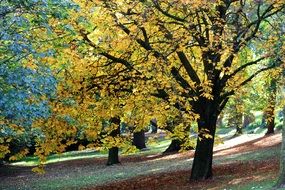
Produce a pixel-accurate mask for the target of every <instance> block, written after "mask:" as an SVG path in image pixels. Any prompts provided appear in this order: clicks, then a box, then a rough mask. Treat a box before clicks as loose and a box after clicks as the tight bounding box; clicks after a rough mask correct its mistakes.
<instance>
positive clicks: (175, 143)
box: [163, 139, 182, 154]
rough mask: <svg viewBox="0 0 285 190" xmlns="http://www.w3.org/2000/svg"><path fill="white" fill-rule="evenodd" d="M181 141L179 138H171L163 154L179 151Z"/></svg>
mask: <svg viewBox="0 0 285 190" xmlns="http://www.w3.org/2000/svg"><path fill="white" fill-rule="evenodd" d="M181 144H182V142H181V141H180V140H179V139H172V141H171V143H170V145H169V146H168V148H167V149H166V150H165V151H164V152H163V154H169V153H176V152H179V150H180V149H181Z"/></svg>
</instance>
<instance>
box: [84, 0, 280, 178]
mask: <svg viewBox="0 0 285 190" xmlns="http://www.w3.org/2000/svg"><path fill="white" fill-rule="evenodd" d="M82 6H83V8H84V7H85V8H86V7H87V12H88V8H90V9H92V11H93V13H94V14H93V15H92V16H90V15H89V21H88V27H81V28H80V29H79V32H80V34H81V38H82V43H84V45H86V46H85V51H86V53H87V54H88V53H89V54H91V55H93V58H94V57H95V58H96V59H97V62H96V63H95V64H96V65H97V66H98V67H100V68H101V69H102V71H104V72H105V73H104V74H102V75H100V77H101V78H104V79H110V78H112V79H113V81H115V82H116V84H121V85H122V84H126V83H127V84H130V83H132V86H131V87H130V88H127V89H128V92H130V93H131V92H133V93H134V92H135V94H137V95H138V97H139V96H141V95H142V94H143V96H145V97H147V98H149V100H150V99H151V97H155V98H158V99H161V101H164V102H165V104H166V103H168V104H169V105H170V106H171V107H172V108H171V109H173V108H174V109H176V112H177V113H179V114H181V115H182V117H183V118H184V120H185V121H186V120H188V122H187V124H186V126H184V128H185V129H187V127H189V126H190V124H191V123H192V122H193V121H197V124H198V138H197V146H196V151H195V156H194V162H193V167H192V173H191V179H195V180H196V179H206V178H210V177H211V176H212V159H213V145H214V136H215V131H216V121H217V118H218V115H219V114H220V112H221V111H222V109H223V108H224V106H225V105H226V103H227V101H228V99H229V97H230V96H231V95H233V94H234V93H235V92H236V90H237V89H239V88H240V87H241V86H244V85H245V84H247V83H249V82H250V81H251V80H252V79H253V78H254V77H255V76H257V75H258V74H259V73H261V72H263V71H266V70H269V69H272V68H274V67H276V66H277V65H275V64H272V63H268V62H266V61H265V60H266V59H267V58H268V57H269V56H274V52H271V51H270V48H267V49H264V50H263V51H261V53H259V54H258V56H259V57H257V58H256V59H254V58H253V59H252V60H250V61H248V62H246V63H243V62H240V61H239V56H240V54H241V53H242V52H243V51H245V47H250V44H251V43H253V42H254V41H256V40H257V39H259V38H258V37H259V36H261V35H262V34H260V33H259V32H260V28H261V25H262V23H264V22H265V21H267V20H268V19H270V18H272V17H275V16H276V15H277V14H282V12H281V11H282V10H283V9H284V5H283V1H277V0H274V1H253V0H252V1H236V0H235V1H228V0H223V1H212V3H211V4H209V3H208V2H207V1H199V2H193V1H175V2H173V1H166V0H162V1H151V0H144V1H94V2H86V3H85V4H84V5H82ZM247 13H250V14H247ZM95 18H96V19H95ZM268 47H269V45H268ZM250 50H251V51H255V49H254V48H252V49H250ZM90 57H92V56H90ZM248 68H255V69H252V70H251V74H250V75H249V76H248V77H247V78H245V77H244V75H243V73H244V71H245V70H248ZM114 76H116V78H114ZM96 77H99V76H96V75H95V77H94V78H96ZM93 82H94V84H95V85H96V84H98V82H96V81H95V80H93ZM108 84H110V82H108ZM113 84H114V83H113ZM97 89H98V88H97ZM105 89H109V90H110V89H111V90H114V86H107V85H106V88H105ZM122 89H125V88H120V90H122ZM130 89H131V90H130ZM138 97H137V98H138ZM157 106H161V105H157ZM166 109H169V106H167V108H166ZM160 115H162V114H160ZM160 122H162V123H160ZM165 123H166V120H165V119H164V121H163V120H158V125H160V126H164V125H165ZM187 125H188V126H187ZM185 132H186V130H185Z"/></svg>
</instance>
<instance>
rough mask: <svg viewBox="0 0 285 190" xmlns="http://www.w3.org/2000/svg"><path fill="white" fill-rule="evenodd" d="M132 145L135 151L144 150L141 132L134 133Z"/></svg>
mask: <svg viewBox="0 0 285 190" xmlns="http://www.w3.org/2000/svg"><path fill="white" fill-rule="evenodd" d="M133 145H135V146H136V147H137V149H140V150H141V149H144V148H146V145H145V134H144V131H143V130H142V131H139V132H134V137H133Z"/></svg>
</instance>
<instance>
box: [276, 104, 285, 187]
mask: <svg viewBox="0 0 285 190" xmlns="http://www.w3.org/2000/svg"><path fill="white" fill-rule="evenodd" d="M283 118H285V106H284V107H283ZM275 188H276V189H279V188H285V120H284V119H283V126H282V146H281V155H280V169H279V177H278V180H277V183H276V185H275Z"/></svg>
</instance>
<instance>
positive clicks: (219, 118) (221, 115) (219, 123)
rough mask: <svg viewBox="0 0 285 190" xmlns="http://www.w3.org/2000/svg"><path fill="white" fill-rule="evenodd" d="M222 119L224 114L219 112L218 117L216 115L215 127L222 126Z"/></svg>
mask: <svg viewBox="0 0 285 190" xmlns="http://www.w3.org/2000/svg"><path fill="white" fill-rule="evenodd" d="M223 119H224V115H223V114H220V115H219V117H218V120H217V125H216V126H217V127H222V126H223V124H224V123H223Z"/></svg>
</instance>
